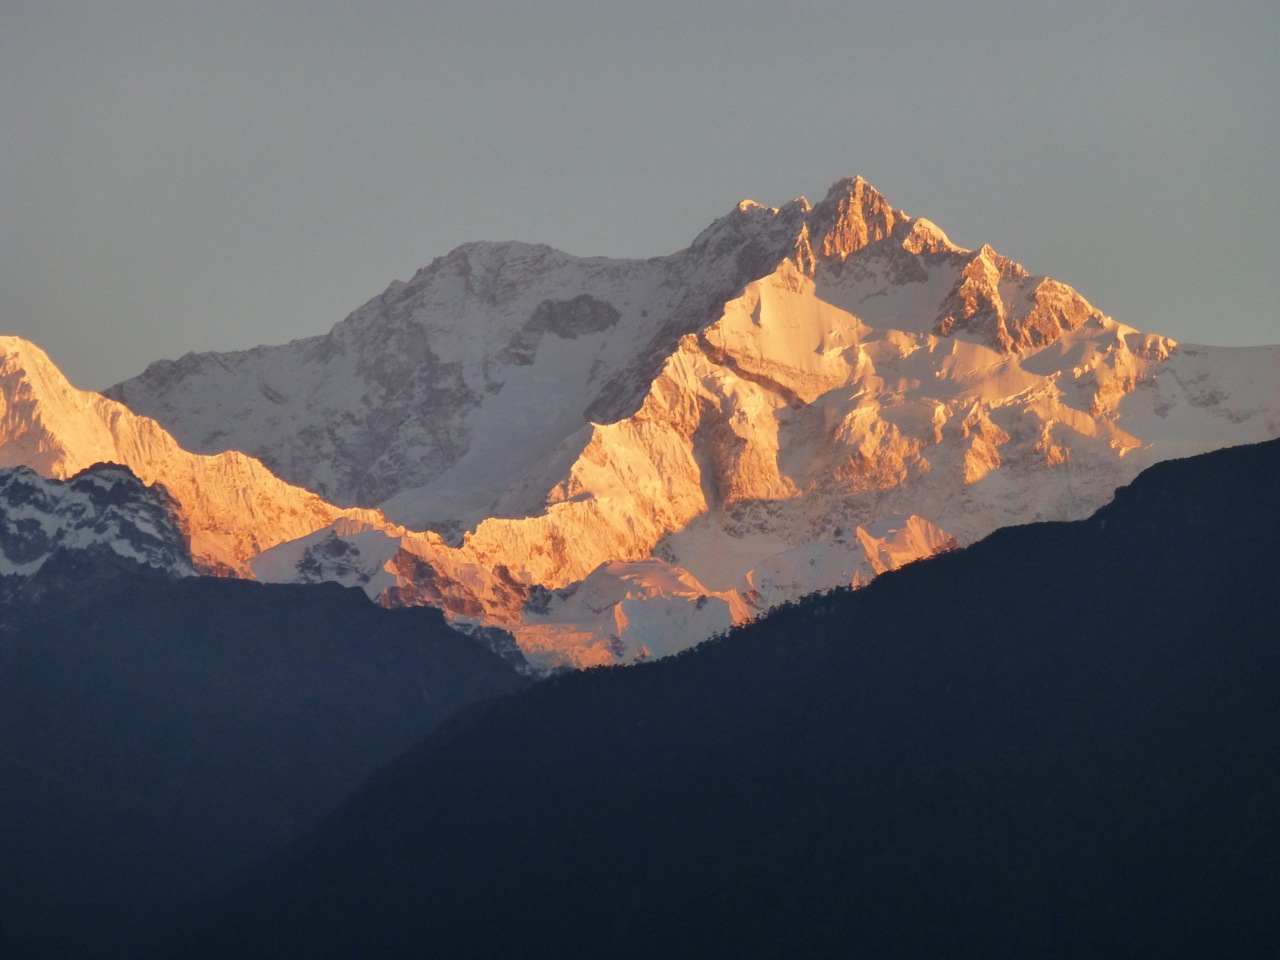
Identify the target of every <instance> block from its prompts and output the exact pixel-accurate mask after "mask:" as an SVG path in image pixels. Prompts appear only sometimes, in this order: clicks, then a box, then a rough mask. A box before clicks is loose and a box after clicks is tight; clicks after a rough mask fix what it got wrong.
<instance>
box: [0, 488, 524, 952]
mask: <svg viewBox="0 0 1280 960" xmlns="http://www.w3.org/2000/svg"><path fill="white" fill-rule="evenodd" d="M110 469H113V470H114V469H118V468H110ZM101 472H102V471H101V470H98V469H95V470H90V471H89V472H88V473H87V474H82V475H81V476H80V477H79V478H77V479H76V480H73V481H69V482H68V486H69V487H71V488H72V489H73V490H74V489H75V488H76V487H80V486H84V485H86V484H89V485H92V484H93V483H94V482H95V481H96V480H97V479H99V478H100V475H101ZM24 479H25V478H24ZM134 482H135V483H136V481H134ZM90 492H91V493H93V492H95V491H92V490H91V491H90ZM529 683H530V681H529V680H528V679H527V678H526V677H525V676H524V675H523V674H522V673H521V672H519V671H518V670H516V669H515V668H514V667H513V666H512V665H511V664H509V663H506V662H504V661H503V660H502V659H500V658H499V657H497V656H495V655H494V654H492V653H490V652H489V651H488V650H486V649H484V648H483V647H482V645H481V644H479V643H477V642H476V641H475V640H473V639H472V638H469V637H465V636H463V635H461V634H459V633H457V632H456V631H454V630H452V629H450V628H449V627H448V626H446V624H445V623H444V620H443V617H442V616H441V614H440V613H439V612H438V611H436V610H430V609H414V610H383V609H380V608H378V607H377V606H375V605H374V604H372V603H370V602H369V601H368V599H367V598H366V597H365V596H364V595H363V594H361V593H360V592H359V591H355V590H347V589H344V588H341V587H339V586H337V585H335V584H321V585H314V586H303V585H274V584H265V585H264V584H258V583H251V582H246V581H242V580H234V579H224V578H210V577H185V578H176V577H173V576H171V575H170V574H168V573H167V572H166V571H163V570H159V569H156V568H155V567H148V566H144V565H142V564H140V563H138V562H136V561H134V560H132V559H130V558H126V557H122V556H120V555H118V554H117V553H115V552H113V551H112V550H111V549H110V547H108V546H105V545H103V544H97V545H96V546H92V547H89V548H83V549H81V548H77V549H67V548H62V549H57V550H54V551H53V552H52V553H51V554H50V555H49V556H47V557H46V558H45V559H44V562H43V564H42V565H41V566H40V567H39V569H37V570H35V571H34V572H29V573H26V574H25V575H23V576H16V575H10V576H4V577H0V730H3V736H0V862H3V864H4V868H3V869H0V942H3V941H4V939H5V937H6V936H7V937H9V938H12V939H13V940H15V941H17V942H19V943H25V944H27V949H29V951H30V953H31V955H32V956H39V957H80V958H86V960H94V958H115V957H121V958H124V957H137V956H140V955H142V954H143V953H144V949H145V947H146V945H147V944H148V943H149V942H154V941H155V940H156V939H157V938H158V936H159V935H160V934H161V933H162V932H163V929H164V927H165V926H166V925H168V924H170V923H179V922H180V920H179V917H180V915H181V914H182V913H183V912H184V911H188V910H191V909H193V907H194V906H195V905H196V904H198V903H199V902H201V901H203V900H205V899H207V898H210V897H213V896H215V895H217V894H220V893H222V892H224V891H225V890H226V889H227V888H228V887H229V886H230V884H231V882H232V880H233V878H234V877H235V876H236V875H237V873H238V872H239V871H241V870H243V869H245V868H247V867H248V866H249V865H250V864H252V863H254V862H255V861H257V860H259V859H260V858H262V857H264V856H265V855H266V854H267V853H269V852H271V851H273V850H275V849H277V848H279V847H281V846H282V845H284V844H285V843H286V842H287V841H289V840H290V839H292V838H294V837H296V836H297V835H299V834H300V833H302V832H303V831H305V830H306V829H308V828H310V827H312V826H314V825H315V824H316V823H317V822H318V821H319V820H320V819H321V818H322V817H324V816H325V815H326V814H328V813H329V812H330V811H331V810H332V808H334V807H335V806H337V804H338V803H339V802H340V801H341V800H342V799H343V798H344V797H345V796H346V794H347V793H348V792H349V791H350V790H351V789H352V788H353V787H355V786H356V784H358V783H359V782H360V781H361V780H362V779H363V778H364V777H366V776H367V775H368V774H369V773H370V772H372V771H373V770H374V769H375V768H376V767H378V766H379V765H380V764H382V763H385V762H386V761H388V760H390V759H392V758H393V757H394V756H396V755H397V754H399V753H400V752H401V751H403V750H404V749H406V748H407V747H408V746H410V745H411V744H412V743H414V742H415V741H416V740H418V739H419V738H421V737H422V736H424V735H425V734H426V733H427V732H428V731H429V730H431V729H432V727H433V726H434V725H435V724H437V723H439V722H440V721H441V720H442V719H443V718H445V717H446V716H448V715H450V714H451V713H453V712H455V711H457V710H459V709H461V708H463V707H466V706H467V705H469V704H473V703H475V702H477V701H479V700H483V699H485V698H490V697H496V696H501V695H503V694H506V693H509V692H512V691H515V690H518V689H521V688H523V687H525V686H527V685H528V684H529ZM8 955H9V954H6V956H8ZM17 955H18V956H23V955H24V954H22V953H21V952H19V953H18V954H17Z"/></svg>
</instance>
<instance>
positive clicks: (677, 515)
mask: <svg viewBox="0 0 1280 960" xmlns="http://www.w3.org/2000/svg"><path fill="white" fill-rule="evenodd" d="M1278 384H1280V348H1277V347H1261V348H1251V349H1248V350H1241V349H1225V348H1211V347H1192V346H1186V345H1182V346H1180V345H1178V344H1175V343H1174V342H1173V341H1172V340H1170V339H1168V338H1166V337H1161V336H1158V335H1154V334H1146V333H1140V332H1138V331H1136V330H1133V329H1132V328H1129V327H1127V326H1125V325H1124V324H1122V323H1119V322H1117V321H1115V320H1113V319H1111V318H1108V317H1105V316H1103V315H1102V314H1101V313H1100V312H1098V311H1097V310H1095V309H1094V308H1093V307H1092V306H1091V305H1090V304H1089V303H1088V302H1087V301H1086V300H1085V299H1084V298H1083V297H1081V296H1080V295H1079V294H1078V293H1076V292H1075V291H1074V290H1072V289H1071V288H1070V287H1067V286H1065V285H1064V284H1061V283H1058V282H1056V281H1054V280H1051V279H1048V278H1044V277H1034V276H1030V275H1028V273H1027V272H1026V271H1025V270H1024V269H1023V268H1022V267H1020V266H1019V265H1017V264H1016V263H1014V262H1013V261H1011V260H1008V259H1007V258H1005V257H1003V256H1001V255H999V254H997V253H996V252H995V251H993V250H991V248H989V247H983V248H981V249H979V250H977V251H968V250H963V249H961V248H959V247H957V246H955V245H954V244H952V243H951V242H950V241H949V240H948V239H947V237H946V236H945V234H944V233H943V232H942V231H941V230H940V229H939V228H938V227H937V226H936V225H934V224H932V223H930V222H929V221H927V220H924V219H917V218H912V217H910V216H908V215H907V214H905V213H903V212H902V211H900V210H895V209H893V208H892V207H891V206H890V205H889V203H888V202H887V201H886V200H885V199H884V198H883V197H882V196H881V195H880V194H879V193H877V192H876V191H875V190H874V189H873V188H872V187H871V186H870V185H869V184H867V183H866V182H865V181H863V180H861V179H851V180H845V181H841V182H839V183H837V184H836V185H835V186H834V187H832V189H831V191H830V192H829V193H828V195H827V196H826V197H825V198H824V199H823V200H822V201H821V202H820V203H818V204H816V205H813V206H810V204H809V203H808V202H807V201H805V200H803V199H800V200H796V201H792V202H791V203H789V204H787V205H785V206H783V207H781V208H777V209H775V208H771V207H765V206H761V205H760V204H756V203H752V202H744V203H742V204H740V205H739V206H738V208H737V209H735V210H734V211H732V212H731V213H730V214H729V215H727V216H726V217H724V218H722V219H721V220H718V221H717V222H716V223H714V224H712V225H711V226H710V227H709V228H708V229H707V230H705V231H703V233H702V234H700V235H699V237H698V238H697V239H695V241H694V242H693V244H692V245H691V246H690V247H689V248H687V249H686V250H683V251H681V252H679V253H676V254H673V255H671V256H669V257H664V258H658V259H655V260H648V261H625V260H604V259H580V258H574V257H570V256H568V255H566V254H562V253H558V252H556V251H554V250H550V249H549V248H546V247H534V246H527V245H522V244H470V245H467V246H464V247H461V248H459V249H458V250H456V251H454V252H453V253H451V254H449V255H448V256H446V257H443V258H441V259H440V260H437V261H436V262H435V263H433V264H431V265H430V266H429V267H427V268H425V269H424V270H422V271H420V272H419V273H418V274H417V275H416V276H415V277H414V278H413V280H411V281H410V282H409V283H408V284H401V283H397V284H393V285H392V287H390V288H389V289H388V290H387V291H386V292H385V293H384V294H383V295H382V296H381V297H379V298H377V299H375V300H373V301H371V302H370V303H369V304H366V305H365V306H364V307H362V308H361V309H360V310H357V311H356V312H355V313H354V314H352V315H351V317H349V318H348V319H347V320H345V321H343V322H342V323H340V324H338V325H337V326H336V327H335V328H334V329H333V331H332V332H330V333H329V334H327V335H325V336H322V337H316V338H312V339H310V340H304V341H297V342H295V343H291V344H286V345H284V346H280V347H263V348H259V349H257V350H253V351H249V352H247V353H240V354H205V355H199V356H195V355H188V356H187V357H184V358H182V359H181V360H179V361H176V362H165V363H159V364H153V365H152V366H151V367H150V368H148V370H147V371H146V372H145V373H144V374H143V375H142V376H141V377H139V378H137V379H135V380H131V381H128V382H126V383H124V384H121V385H119V386H117V387H116V388H113V390H112V391H111V393H112V395H113V396H116V397H118V398H120V399H121V400H123V401H125V402H127V403H128V404H130V405H131V406H132V407H133V408H134V409H136V410H138V411H140V412H143V413H146V414H148V415H151V416H155V417H156V418H157V419H159V420H160V421H161V422H163V423H164V424H165V425H166V427H168V428H169V429H171V430H173V431H174V433H175V435H177V436H178V437H180V438H182V440H183V442H185V443H187V444H189V445H191V446H192V447H194V448H196V449H200V450H204V451H208V452H212V451H216V450H220V449H230V448H238V449H244V450H246V451H248V452H250V453H252V454H253V455H255V456H258V457H261V458H262V459H263V460H264V461H265V462H267V463H268V464H271V465H273V467H275V468H276V469H278V470H279V471H280V472H281V474H282V475H284V476H286V477H288V478H290V479H292V480H294V481H296V482H299V483H303V484H306V485H308V486H309V487H311V489H314V490H316V491H319V492H323V493H325V494H326V495H328V496H330V497H332V498H334V499H336V500H338V501H340V502H361V503H366V504H370V505H373V504H381V505H382V506H383V507H384V508H385V509H386V511H387V513H388V514H389V515H390V516H391V517H392V518H393V519H394V520H396V521H397V522H398V523H400V524H402V525H403V526H402V527H399V528H396V527H390V526H387V525H384V524H381V523H379V522H366V523H361V522H358V521H357V520H354V519H344V520H341V521H339V522H337V523H336V524H334V525H331V526H330V527H328V528H326V529H324V530H318V531H317V532H315V533H311V534H310V535H309V536H307V537H304V538H303V539H301V540H297V541H295V542H291V543H283V544H281V545H280V546H278V547H276V548H275V549H272V550H269V551H267V552H265V553H264V554H263V555H262V556H260V557H258V558H257V559H256V560H254V562H253V566H254V570H255V572H256V573H257V575H258V576H261V577H264V578H266V579H315V578H336V579H340V580H343V581H344V582H349V583H359V584H361V585H363V586H364V587H365V589H366V590H368V591H369V592H370V593H371V594H372V595H375V596H379V597H382V598H383V599H384V601H385V602H389V603H417V602H430V603H436V604H439V605H441V606H443V607H445V609H446V610H448V611H449V612H450V614H451V615H452V616H454V617H455V618H458V619H469V620H473V621H476V622H480V623H485V624H489V625H495V626H500V627H502V628H504V629H508V630H510V631H511V632H512V633H514V634H515V635H516V636H517V638H518V639H519V641H520V643H521V645H522V647H523V648H524V649H525V650H526V652H527V653H531V654H533V655H534V656H535V658H540V659H539V662H540V663H542V664H544V665H550V664H554V663H556V662H572V663H577V664H589V663H599V662H611V661H614V660H616V659H633V658H635V657H637V656H645V655H647V654H649V653H653V652H654V651H655V650H661V651H663V652H666V651H669V650H670V649H673V648H675V647H678V646H681V645H686V644H687V643H690V642H694V641H696V640H697V639H699V638H700V637H701V636H704V635H705V634H706V632H707V630H708V629H718V628H719V625H720V624H721V623H723V622H725V621H727V620H728V619H731V618H741V617H743V616H746V615H750V614H751V613H752V612H755V611H759V610H762V609H766V608H767V607H769V606H771V605H773V604H776V603H778V602H781V601H784V600H787V599H791V598H793V597H796V596H798V595H800V594H802V593H805V592H808V591H811V590H814V589H822V588H825V587H828V586H832V585H835V584H837V583H850V582H855V583H857V582H864V581H865V580H867V579H869V578H870V577H872V576H874V575H875V574H876V573H878V572H880V571H882V570H885V569H888V568H891V567H894V566H898V565H901V564H902V563H905V562H909V561H911V560H913V559H916V558H919V557H922V556H927V555H929V554H931V553H935V552H937V551H939V550H943V549H947V548H948V547H950V546H952V545H954V544H955V543H968V542H971V541H973V540H975V539H977V538H978V537H981V536H983V535H985V534H986V533H988V532H990V531H991V530H994V529H995V528H997V527H1000V526H1004V525H1008V524H1014V523H1024V522H1028V521H1032V520H1037V519H1068V518H1075V517H1082V516H1085V515H1087V514H1088V513H1090V512H1091V511H1093V510H1095V509H1096V508H1098V507H1099V506H1101V505H1102V504H1103V503H1105V502H1106V501H1107V500H1108V499H1109V498H1110V496H1111V493H1112V491H1113V490H1114V489H1115V488H1116V487H1117V486H1119V485H1121V484H1124V483H1127V482H1128V481H1129V480H1131V479H1132V478H1133V477H1134V476H1136V474H1137V473H1138V472H1139V471H1140V470H1141V469H1143V468H1144V467H1146V466H1147V465H1149V464H1150V463H1152V462H1154V461H1156V460H1160V459H1164V458H1168V457H1174V456H1184V455H1188V454H1192V453H1197V452H1201V451H1206V450H1210V449H1213V448H1216V447H1221V446H1227V445H1231V444H1236V443H1244V442H1251V441H1256V440H1263V439H1268V438H1271V437H1275V436H1277V435H1280V387H1278ZM424 528H430V529H431V530H433V531H435V532H427V533H422V532H418V533H414V532H411V531H413V530H419V531H421V530H422V529H424ZM441 535H443V537H442V536H441ZM641 610H647V611H662V612H661V613H656V612H655V613H653V615H650V614H648V613H641V612H640V611H641Z"/></svg>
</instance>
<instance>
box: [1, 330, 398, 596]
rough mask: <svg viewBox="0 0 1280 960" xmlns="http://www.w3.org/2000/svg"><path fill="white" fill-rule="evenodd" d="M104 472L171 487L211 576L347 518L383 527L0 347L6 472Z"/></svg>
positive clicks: (16, 343)
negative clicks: (204, 452)
mask: <svg viewBox="0 0 1280 960" xmlns="http://www.w3.org/2000/svg"><path fill="white" fill-rule="evenodd" d="M103 462H109V463H115V464H120V465H123V466H125V467H128V468H129V470H130V471H132V473H133V474H135V475H136V476H137V477H138V478H139V479H140V480H141V481H142V482H143V483H144V484H146V485H148V486H151V485H155V484H160V485H162V486H163V487H164V489H165V491H166V492H167V494H168V496H169V497H171V498H172V500H173V501H174V502H175V503H176V504H177V505H178V507H179V510H180V513H181V520H182V522H183V523H184V524H185V525H186V528H187V535H188V537H189V546H190V551H191V555H192V557H193V558H194V560H195V563H196V565H197V566H198V567H200V568H201V569H204V570H209V571H222V572H226V573H232V574H239V575H247V574H248V572H249V568H248V561H249V560H250V559H251V558H252V557H254V556H256V555H257V554H258V553H260V552H261V551H262V550H264V549H267V548H269V547H272V546H275V545H276V544H278V543H282V542H285V541H288V540H293V539H296V538H298V537H301V536H303V535H305V534H308V533H310V532H312V531H313V530H316V529H319V528H321V527H324V526H326V525H327V524H329V523H332V522H333V521H335V520H337V519H338V518H340V517H344V516H353V517H358V518H360V519H361V520H362V521H364V522H372V523H377V522H378V520H379V519H380V518H379V517H377V516H376V515H375V514H373V513H372V512H371V511H344V510H340V509H338V508H336V507H334V506H332V505H330V504H328V503H325V502H324V501H323V500H321V499H320V498H319V497H318V496H316V495H315V494H313V493H310V492H308V491H306V490H302V489H299V488H298V487H294V486H290V485H289V484H287V483H283V482H282V481H280V480H279V479H278V478H277V477H275V476H273V475H272V474H271V473H270V472H269V471H268V470H267V469H266V468H264V467H263V466H262V464H261V463H259V462H258V461H256V460H254V459H253V458H252V457H248V456H245V455H244V454H243V453H239V452H237V451H228V452H225V453H220V454H217V455H214V456H201V455H195V454H191V453H188V452H187V451H186V450H183V449H182V448H181V447H180V446H179V445H178V444H177V442H176V441H175V440H174V439H173V437H171V436H170V435H169V434H168V433H167V432H166V431H165V430H164V429H163V428H162V427H160V426H159V425H158V424H157V423H156V422H155V421H153V420H150V419H148V418H146V417H140V416H137V415H135V414H133V413H132V412H130V411H129V410H128V409H127V408H126V407H124V406H123V405H121V404H119V403H116V402H114V401H112V400H108V399H107V398H105V397H103V396H101V395H99V394H96V393H92V392H90V391H87V390H77V389H76V388H74V387H72V386H71V385H70V384H69V383H68V382H67V380H66V378H65V377H64V376H63V375H62V373H61V371H59V370H58V368H57V367H56V366H54V364H53V363H52V362H51V361H50V360H49V358H48V356H47V355H46V354H45V353H44V351H42V350H41V349H40V348H39V347H37V346H35V345H34V344H31V343H28V342H27V341H25V340H21V339H19V338H17V337H0V467H12V466H24V467H28V468H30V469H31V470H33V471H35V472H36V473H38V474H40V475H41V476H43V477H47V478H53V479H65V478H68V477H72V476H75V475H76V474H78V473H80V472H81V471H83V470H85V469H86V468H88V467H91V466H93V465H95V464H98V463H103Z"/></svg>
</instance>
